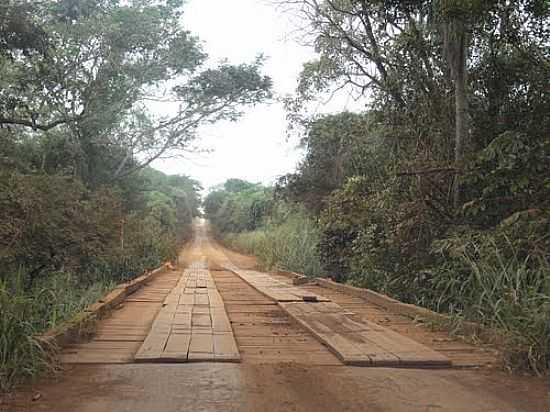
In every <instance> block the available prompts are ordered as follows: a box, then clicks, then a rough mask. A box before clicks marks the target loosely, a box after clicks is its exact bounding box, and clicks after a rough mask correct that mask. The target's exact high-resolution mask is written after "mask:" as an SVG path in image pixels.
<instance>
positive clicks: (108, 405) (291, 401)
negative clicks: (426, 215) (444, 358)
mask: <svg viewBox="0 0 550 412" xmlns="http://www.w3.org/2000/svg"><path fill="white" fill-rule="evenodd" d="M201 230H202V229H199V231H201ZM225 256H230V257H231V260H232V261H233V262H235V263H236V264H237V265H239V266H240V267H253V266H254V263H255V262H254V259H253V258H251V257H246V256H242V255H238V254H236V253H233V252H230V251H227V250H225V249H223V248H222V247H221V246H220V245H218V244H216V243H215V242H214V241H213V240H212V239H208V238H207V237H204V233H203V235H202V236H200V235H199V236H198V237H197V239H196V240H195V242H192V244H190V246H189V247H187V248H186V249H185V250H184V251H183V252H182V254H181V256H180V268H178V270H179V272H181V270H182V269H183V268H184V267H186V265H189V264H190V262H192V261H195V260H196V259H199V258H200V259H204V258H206V260H207V262H208V268H209V269H210V273H211V275H212V278H213V279H214V281H215V283H216V287H217V289H218V291H219V293H220V294H221V296H222V297H223V300H224V303H225V308H226V311H227V314H228V316H229V319H230V321H231V325H232V328H233V333H234V335H235V339H236V341H237V344H238V348H239V352H240V356H241V363H231V364H230V363H212V362H201V363H183V364H164V363H162V364H136V363H133V362H132V357H133V355H134V354H135V351H136V350H137V348H138V347H139V345H140V343H141V342H142V341H143V339H144V335H146V334H147V332H148V331H147V329H148V328H150V325H151V322H152V321H153V318H154V315H155V313H156V312H157V311H158V310H159V309H160V307H161V303H160V302H162V299H161V298H162V297H163V296H166V295H167V294H168V293H169V291H170V289H171V288H173V287H175V284H176V280H177V276H176V275H175V274H174V272H170V273H167V274H166V275H164V276H160V277H159V278H158V279H156V280H154V281H153V282H151V283H150V284H149V285H147V286H146V287H145V288H144V289H143V290H142V291H140V292H138V294H136V296H134V297H133V299H131V301H129V302H127V303H125V304H124V305H123V307H122V308H121V309H120V310H118V311H115V312H114V313H113V315H112V317H111V318H110V319H107V320H105V321H102V323H101V324H100V325H99V328H98V338H96V339H95V340H93V341H92V342H89V343H85V344H82V345H80V346H78V347H75V348H73V349H74V351H73V352H70V353H69V354H71V356H76V358H77V359H83V360H84V361H85V362H87V363H85V364H67V365H66V368H65V371H64V372H63V373H62V374H61V375H60V376H59V377H58V378H57V379H56V380H55V381H54V380H53V379H52V378H49V379H45V380H44V381H43V382H40V383H38V384H36V385H35V386H34V387H32V388H27V390H26V391H24V392H22V393H21V394H20V395H19V396H18V397H17V400H16V402H10V404H9V405H6V404H4V405H3V406H1V405H0V410H2V408H4V410H6V411H8V410H9V411H10V412H11V411H14V412H15V411H27V410H30V411H58V412H69V411H79V412H105V411H117V412H118V411H120V412H123V411H128V412H129V411H132V412H149V411H151V412H152V411H166V412H175V411H325V412H330V411H369V412H376V411H405V412H414V411H419V412H420V411H421V412H427V411H468V412H470V411H487V412H489V411H501V412H504V411H541V412H542V411H550V384H549V383H548V382H545V381H543V380H541V379H535V378H529V377H511V376H508V375H506V374H505V373H503V372H499V371H498V370H495V369H494V368H480V369H456V368H455V369H442V370H419V369H390V368H368V367H352V366H344V365H343V364H342V363H341V362H340V361H339V360H338V359H337V358H336V357H335V356H334V355H333V354H332V353H331V352H330V351H329V350H328V349H327V348H326V347H325V346H323V345H322V344H321V343H319V342H318V341H317V340H316V339H315V338H314V337H313V336H312V335H311V334H310V333H309V332H307V331H306V330H305V329H303V328H302V327H301V326H300V325H299V324H297V323H296V322H294V321H293V320H292V319H291V318H290V317H289V316H288V315H287V314H286V313H285V312H284V311H283V310H281V308H280V307H279V306H277V304H276V303H275V302H273V301H271V300H270V299H268V298H266V297H265V296H264V295H262V294H260V293H259V292H258V291H256V290H255V289H254V288H252V287H250V286H249V285H248V284H246V283H245V282H244V281H243V280H242V279H240V278H239V277H238V276H237V275H236V274H235V273H233V272H231V271H227V270H226V269H224V268H223V267H222V265H221V262H222V260H223V259H224V258H225ZM157 295H159V296H160V298H159V297H157ZM350 304H353V305H355V307H358V306H359V305H360V303H357V302H354V303H350ZM138 320H139V321H138ZM127 324H131V326H127ZM113 328H118V329H116V330H120V328H129V330H130V331H131V332H128V333H129V334H130V336H131V338H129V340H128V341H124V342H119V343H117V345H114V346H113V347H114V348H115V349H108V348H107V347H106V346H105V345H107V342H111V343H112V342H113V339H110V338H109V336H113V335H112V333H114V332H113V330H114V329H113ZM124 330H126V329H124ZM109 334H111V335H109ZM102 336H103V337H104V338H103V340H102V338H101V337H102ZM420 340H421V339H420ZM73 349H70V350H73ZM80 356H81V357H80ZM102 357H103V358H104V359H108V360H107V361H104V362H102V361H101V359H102ZM37 393H38V394H40V397H39V399H38V400H35V401H33V400H32V397H33V395H36V394H37ZM35 397H36V396H35ZM8 408H9V409H8Z"/></svg>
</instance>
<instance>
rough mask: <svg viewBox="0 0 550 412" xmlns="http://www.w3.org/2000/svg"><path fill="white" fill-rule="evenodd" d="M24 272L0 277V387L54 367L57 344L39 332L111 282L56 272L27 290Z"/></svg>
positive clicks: (6, 387) (98, 294)
mask: <svg viewBox="0 0 550 412" xmlns="http://www.w3.org/2000/svg"><path fill="white" fill-rule="evenodd" d="M22 285H23V276H21V274H18V275H17V276H14V277H13V278H12V280H11V282H9V284H8V282H6V281H1V280H0V313H1V316H0V391H9V390H10V389H12V388H13V387H14V386H15V385H17V384H18V383H20V382H23V381H24V380H27V379H34V378H36V377H38V376H39V375H41V374H43V373H45V372H51V371H54V370H55V369H56V366H57V365H56V356H55V355H56V353H55V352H56V348H54V347H52V346H51V345H49V344H47V343H45V342H44V341H43V340H41V339H40V338H39V334H41V333H43V332H45V331H46V330H48V329H50V328H53V327H55V326H58V325H59V324H60V323H62V322H64V321H65V320H67V319H70V318H71V317H72V316H74V315H75V314H77V313H79V312H80V311H82V310H83V309H84V308H85V307H86V306H88V305H89V304H91V303H93V302H95V301H97V300H98V299H99V298H100V297H101V296H103V295H104V294H105V293H106V291H108V290H109V289H112V287H113V284H112V283H111V282H107V281H96V282H94V283H92V284H90V285H88V286H82V285H79V284H78V281H77V279H76V278H75V277H74V276H72V275H70V274H67V273H56V274H54V275H51V276H50V277H48V278H47V279H46V280H44V281H42V282H39V283H38V284H37V285H35V287H33V288H32V289H31V290H29V291H25V289H24V288H23V286H22Z"/></svg>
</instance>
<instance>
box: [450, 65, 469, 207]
mask: <svg viewBox="0 0 550 412" xmlns="http://www.w3.org/2000/svg"><path fill="white" fill-rule="evenodd" d="M465 63H466V59H464V61H463V62H462V64H463V67H462V70H460V73H459V75H458V76H457V77H456V78H455V80H454V83H455V159H454V161H455V168H456V173H455V179H454V187H453V205H454V208H455V210H457V209H458V207H459V206H460V201H461V199H460V194H461V188H460V174H461V170H462V169H463V168H464V147H465V145H466V144H467V143H468V134H469V121H468V97H467V95H466V82H467V78H466V64H465Z"/></svg>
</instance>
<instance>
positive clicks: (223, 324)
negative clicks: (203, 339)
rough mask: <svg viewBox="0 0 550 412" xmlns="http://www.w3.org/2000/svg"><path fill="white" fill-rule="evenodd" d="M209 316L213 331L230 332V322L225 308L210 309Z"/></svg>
mask: <svg viewBox="0 0 550 412" xmlns="http://www.w3.org/2000/svg"><path fill="white" fill-rule="evenodd" d="M211 317H212V329H213V331H214V332H232V329H231V322H230V321H229V317H228V316H227V313H226V312H225V310H212V312H211Z"/></svg>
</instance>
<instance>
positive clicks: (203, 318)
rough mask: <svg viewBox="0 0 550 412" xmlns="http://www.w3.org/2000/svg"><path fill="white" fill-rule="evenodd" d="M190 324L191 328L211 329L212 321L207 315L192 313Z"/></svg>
mask: <svg viewBox="0 0 550 412" xmlns="http://www.w3.org/2000/svg"><path fill="white" fill-rule="evenodd" d="M191 324H192V326H193V328H194V327H195V326H199V327H200V326H202V327H212V320H211V319H210V315H209V314H203V313H193V317H192V318H191Z"/></svg>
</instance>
